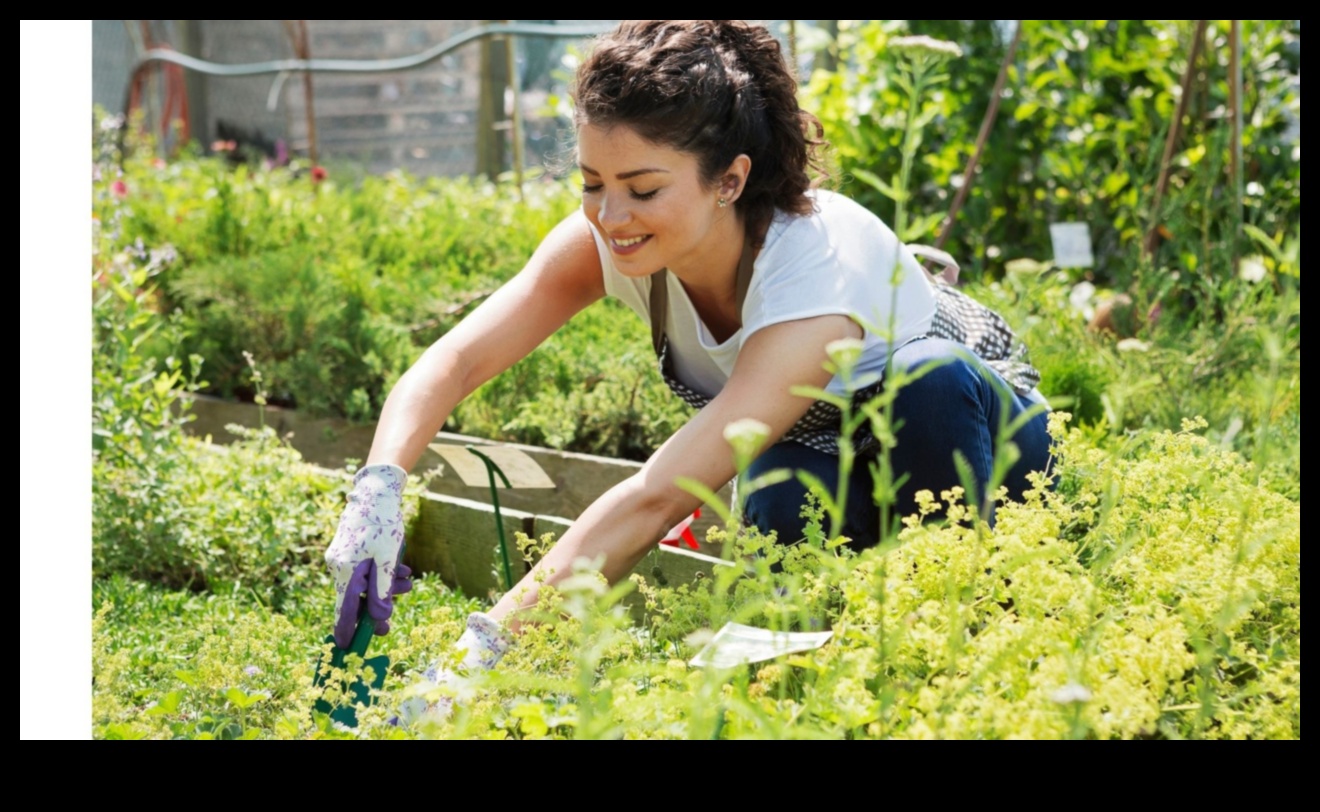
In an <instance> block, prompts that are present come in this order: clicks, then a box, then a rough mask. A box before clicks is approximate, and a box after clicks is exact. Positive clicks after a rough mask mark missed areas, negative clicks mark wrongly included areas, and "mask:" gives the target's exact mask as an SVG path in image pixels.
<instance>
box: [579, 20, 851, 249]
mask: <svg viewBox="0 0 1320 812" xmlns="http://www.w3.org/2000/svg"><path fill="white" fill-rule="evenodd" d="M573 97H574V100H575V102H576V113H575V116H576V121H577V124H578V126H581V125H583V124H588V123H590V124H593V125H596V126H603V127H612V126H616V125H620V124H622V125H625V126H627V127H629V128H630V129H632V130H633V131H634V132H636V133H637V134H638V135H639V136H641V137H642V138H645V139H646V140H648V141H651V142H652V143H655V144H660V145H664V146H667V147H671V148H673V149H677V150H680V151H682V152H686V153H688V154H691V155H694V156H696V157H697V160H698V164H699V166H700V168H701V175H702V180H703V181H704V182H705V183H706V184H707V185H708V186H710V187H714V186H716V185H718V184H719V182H720V180H721V177H720V176H721V173H723V172H724V171H725V170H726V169H727V168H728V166H729V164H730V163H732V162H733V159H734V158H735V157H737V156H738V155H739V154H746V155H747V156H748V157H749V158H750V159H751V162H752V170H751V173H750V174H749V176H748V178H747V184H746V187H745V188H744V189H743V192H742V195H741V196H740V197H739V198H738V200H737V201H736V203H735V207H736V208H737V209H738V210H740V211H741V213H742V215H743V218H744V221H745V222H746V224H747V229H748V233H750V234H752V235H753V240H754V242H755V243H756V244H758V245H759V244H760V243H761V242H762V241H763V240H764V238H765V232H766V229H767V228H769V225H770V221H771V219H772V218H773V217H774V213H775V211H776V210H782V211H785V212H789V213H792V214H808V213H809V212H810V211H811V208H812V204H811V199H810V198H809V197H807V192H808V191H809V190H810V189H811V188H812V187H813V185H814V183H813V180H812V177H811V172H813V171H814V173H815V174H816V176H817V177H824V176H825V175H826V169H825V165H824V162H823V160H822V159H821V151H822V150H823V148H824V147H825V140H824V138H823V134H824V129H823V128H822V127H821V124H820V121H819V120H817V119H816V117H815V116H813V115H811V114H810V113H808V112H806V111H805V110H802V109H801V108H799V107H798V103H797V81H796V80H795V79H794V78H793V72H792V71H791V70H789V67H788V64H787V63H786V62H785V60H784V56H783V53H782V51H781V49H780V47H779V42H778V41H777V40H776V39H775V38H774V37H773V36H772V35H771V34H770V32H769V31H768V30H766V29H765V28H764V27H763V26H760V25H756V24H753V23H749V22H747V21H746V20H626V21H624V22H623V23H621V24H620V25H619V27H618V28H616V29H615V30H614V31H612V32H610V33H609V34H606V35H604V36H603V37H601V38H600V39H599V40H597V41H596V44H595V47H594V49H593V50H592V53H591V56H590V57H588V58H587V60H586V61H585V62H583V63H582V65H581V66H580V67H579V68H578V72H577V81H576V85H575V87H574V93H573Z"/></svg>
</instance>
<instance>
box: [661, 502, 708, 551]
mask: <svg viewBox="0 0 1320 812" xmlns="http://www.w3.org/2000/svg"><path fill="white" fill-rule="evenodd" d="M700 518H701V508H697V509H696V510H695V511H693V513H692V515H691V516H689V517H687V518H686V519H684V520H683V521H681V522H679V524H678V526H677V527H675V528H674V529H673V530H670V531H669V535H667V536H665V537H664V538H662V539H660V543H661V544H666V545H668V546H670V547H677V546H678V542H679V540H680V539H681V540H682V541H686V542H687V546H689V547H691V548H692V549H694V550H695V549H697V537H696V536H694V535H693V534H692V522H693V520H695V519H700Z"/></svg>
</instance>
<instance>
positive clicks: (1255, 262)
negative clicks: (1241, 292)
mask: <svg viewBox="0 0 1320 812" xmlns="http://www.w3.org/2000/svg"><path fill="white" fill-rule="evenodd" d="M1266 273H1267V271H1266V269H1265V263H1264V262H1262V261H1261V258H1260V257H1243V258H1242V261H1241V262H1239V263H1238V278H1239V279H1241V280H1243V281H1244V282H1253V283H1254V282H1259V281H1261V280H1262V279H1264V278H1265V274H1266Z"/></svg>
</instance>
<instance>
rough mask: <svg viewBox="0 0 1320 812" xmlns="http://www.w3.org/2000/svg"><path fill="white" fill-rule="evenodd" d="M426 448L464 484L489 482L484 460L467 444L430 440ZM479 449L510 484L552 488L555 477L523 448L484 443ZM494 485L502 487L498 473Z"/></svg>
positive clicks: (516, 486) (514, 486)
mask: <svg viewBox="0 0 1320 812" xmlns="http://www.w3.org/2000/svg"><path fill="white" fill-rule="evenodd" d="M429 447H430V449H431V450H432V451H434V452H435V453H437V454H439V455H440V456H441V457H444V458H445V461H446V462H448V463H449V464H450V465H451V466H452V467H453V469H454V473H456V474H458V477H459V479H462V480H463V484H464V485H468V486H478V487H480V486H483V485H484V486H486V487H489V486H490V480H491V478H490V473H489V472H488V471H487V470H486V463H485V461H484V460H482V459H481V458H480V457H478V456H477V455H476V454H473V453H472V452H471V451H469V450H468V449H467V448H465V447H463V446H457V445H444V444H442V443H432V444H431V445H430V446H429ZM481 453H482V454H485V455H486V456H487V457H489V458H490V460H491V462H493V463H495V465H496V466H498V467H499V469H500V471H501V472H503V474H504V476H505V477H507V478H508V480H509V487H511V488H553V487H555V481H554V480H553V479H551V478H550V477H549V476H547V475H546V473H545V471H544V470H543V469H542V468H541V466H539V465H537V464H536V460H534V459H532V458H531V457H529V456H528V455H527V453H526V452H524V451H522V450H520V449H517V448H513V447H511V446H499V445H492V446H484V447H483V448H482V449H481ZM495 484H496V486H497V487H499V488H501V489H503V488H504V487H505V486H504V481H503V480H501V479H500V478H499V477H498V476H496V477H495Z"/></svg>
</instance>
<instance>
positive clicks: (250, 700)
mask: <svg viewBox="0 0 1320 812" xmlns="http://www.w3.org/2000/svg"><path fill="white" fill-rule="evenodd" d="M265 698H266V695H265V694H263V693H260V692H258V693H252V694H249V693H246V692H244V691H243V690H242V689H240V688H230V689H229V690H228V691H225V699H227V700H229V702H230V704H232V705H233V706H234V707H236V708H238V709H240V710H242V709H243V708H250V707H252V706H253V705H255V704H257V703H258V702H260V701H262V700H263V699H265Z"/></svg>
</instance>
